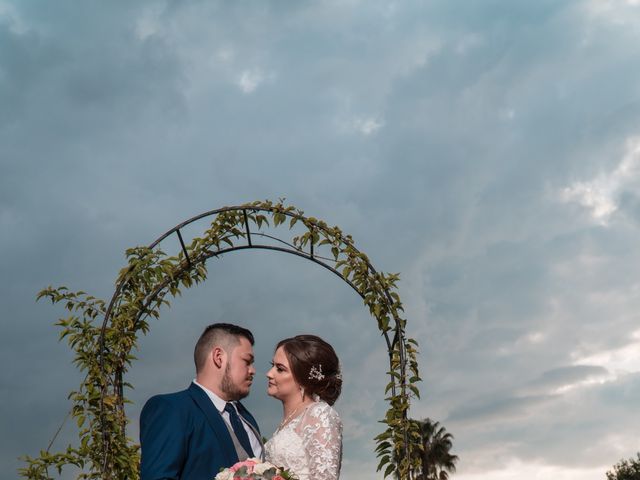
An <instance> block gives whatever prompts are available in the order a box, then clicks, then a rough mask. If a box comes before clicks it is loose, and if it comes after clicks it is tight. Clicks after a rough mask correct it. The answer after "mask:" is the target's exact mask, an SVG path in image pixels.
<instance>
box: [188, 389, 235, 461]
mask: <svg viewBox="0 0 640 480" xmlns="http://www.w3.org/2000/svg"><path fill="white" fill-rule="evenodd" d="M187 391H188V392H189V395H190V396H191V398H192V399H193V401H194V402H195V404H196V405H197V406H198V408H199V409H200V410H201V411H202V413H203V414H204V416H205V418H206V419H207V422H208V423H209V425H210V426H211V429H212V430H213V432H214V433H215V435H216V437H218V440H219V441H220V445H221V447H222V450H223V453H224V456H225V457H226V458H227V459H229V461H230V463H229V465H232V464H234V463H236V462H237V461H238V455H237V454H236V450H235V448H234V446H233V440H232V439H231V435H229V430H228V429H227V426H226V424H225V423H224V420H223V419H222V416H221V415H220V412H218V410H216V408H215V406H214V405H213V402H211V399H210V398H209V397H208V396H207V394H206V393H205V392H204V391H203V390H202V389H201V388H200V387H198V386H197V385H195V384H194V383H192V384H191V385H190V386H189V389H188V390H187Z"/></svg>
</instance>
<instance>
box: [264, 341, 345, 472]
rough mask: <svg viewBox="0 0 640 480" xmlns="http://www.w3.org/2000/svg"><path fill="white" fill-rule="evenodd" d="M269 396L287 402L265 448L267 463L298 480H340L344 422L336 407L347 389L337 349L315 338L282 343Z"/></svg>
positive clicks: (277, 350) (278, 347)
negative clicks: (283, 470) (277, 425)
mask: <svg viewBox="0 0 640 480" xmlns="http://www.w3.org/2000/svg"><path fill="white" fill-rule="evenodd" d="M271 364H272V367H271V369H270V370H269V371H268V372H267V378H268V379H269V386H268V388H267V393H268V394H269V395H270V396H272V397H274V398H277V399H278V400H280V401H281V402H282V408H283V410H284V414H283V420H282V422H281V423H280V426H279V427H278V428H277V430H276V431H275V433H274V434H273V437H272V438H271V439H270V440H269V441H268V442H267V443H266V445H265V457H266V460H267V461H268V462H270V463H273V464H274V465H278V466H279V467H283V468H286V469H288V470H289V471H291V473H293V474H294V475H296V476H297V478H298V479H299V480H337V479H338V478H339V476H340V465H341V462H342V422H341V421H340V417H339V416H338V413H337V412H336V411H335V410H334V409H333V408H332V407H331V406H332V405H333V404H334V402H335V401H336V400H337V399H338V396H339V395H340V391H341V388H342V376H341V373H340V365H339V362H338V357H337V355H336V353H335V351H334V350H333V347H331V345H329V344H328V343H327V342H325V341H324V340H322V339H321V338H320V337H316V336H315V335H298V336H295V337H293V338H287V339H284V340H282V341H280V342H279V343H278V345H277V346H276V350H275V353H274V355H273V362H272V363H271Z"/></svg>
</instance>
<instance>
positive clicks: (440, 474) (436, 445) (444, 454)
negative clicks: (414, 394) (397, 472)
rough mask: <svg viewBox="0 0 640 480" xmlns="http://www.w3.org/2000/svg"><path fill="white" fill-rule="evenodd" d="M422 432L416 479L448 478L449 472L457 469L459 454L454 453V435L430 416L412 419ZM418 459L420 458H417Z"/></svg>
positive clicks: (446, 479)
mask: <svg viewBox="0 0 640 480" xmlns="http://www.w3.org/2000/svg"><path fill="white" fill-rule="evenodd" d="M412 422H414V423H415V425H416V426H417V427H418V431H419V432H420V443H421V446H422V448H421V449H420V450H421V451H418V452H417V455H420V459H419V461H418V462H416V463H418V464H419V465H420V468H419V469H418V470H417V471H415V472H414V474H415V476H414V478H415V479H416V480H448V479H449V473H454V472H455V471H456V462H457V461H458V456H457V455H452V454H451V453H450V452H451V447H452V446H453V442H452V440H453V435H451V434H450V433H448V432H447V431H446V429H445V428H444V427H443V426H442V425H440V423H439V422H434V421H432V420H431V419H430V418H425V419H424V420H422V421H420V420H412ZM416 460H418V459H416Z"/></svg>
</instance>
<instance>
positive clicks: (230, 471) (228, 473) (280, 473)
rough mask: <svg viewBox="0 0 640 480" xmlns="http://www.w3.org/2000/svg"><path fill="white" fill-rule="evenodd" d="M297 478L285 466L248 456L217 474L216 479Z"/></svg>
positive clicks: (286, 479)
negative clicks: (280, 466) (281, 466)
mask: <svg viewBox="0 0 640 480" xmlns="http://www.w3.org/2000/svg"><path fill="white" fill-rule="evenodd" d="M248 479H253V480H297V479H296V477H295V476H294V475H293V474H292V473H291V472H289V471H288V470H285V469H283V468H279V467H276V466H275V465H273V464H272V463H269V462H261V461H260V460H259V459H257V458H248V459H246V460H245V461H244V462H238V463H236V464H235V465H233V466H231V467H229V468H225V469H223V470H221V471H220V473H219V474H217V475H216V478H215V479H214V480H248Z"/></svg>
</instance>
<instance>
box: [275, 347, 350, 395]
mask: <svg viewBox="0 0 640 480" xmlns="http://www.w3.org/2000/svg"><path fill="white" fill-rule="evenodd" d="M280 347H282V349H283V350H284V353H285V355H286V356H287V359H288V360H289V366H290V367H291V373H292V374H293V378H294V379H295V381H296V383H298V385H300V386H301V387H302V388H304V394H305V395H308V396H314V395H317V396H318V397H320V399H321V400H324V401H325V402H327V403H328V404H329V405H333V404H334V403H335V401H336V400H337V399H338V397H339V396H340V392H341V391H342V374H341V373H340V362H339V360H338V356H337V355H336V352H335V350H334V349H333V347H332V346H331V345H329V344H328V343H327V342H325V341H324V340H323V339H321V338H320V337H317V336H315V335H296V336H295V337H292V338H285V339H284V340H281V341H280V342H279V343H278V345H277V346H276V350H277V349H278V348H280Z"/></svg>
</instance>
